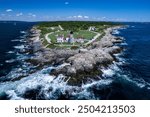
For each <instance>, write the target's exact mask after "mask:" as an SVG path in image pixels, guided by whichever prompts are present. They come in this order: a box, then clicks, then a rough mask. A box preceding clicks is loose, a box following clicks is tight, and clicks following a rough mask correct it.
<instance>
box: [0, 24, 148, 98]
mask: <svg viewBox="0 0 150 117" xmlns="http://www.w3.org/2000/svg"><path fill="white" fill-rule="evenodd" d="M34 24H35V23H29V22H28V23H27V22H4V21H3V22H0V99H19V100H20V99H33V100H34V99H38V100H40V99H47V100H48V99H98V100H99V99H102V100H106V99H114V100H117V99H120V100H129V99H131V100H136V99H140V100H142V99H150V23H123V24H125V25H126V26H127V27H126V28H122V29H119V30H114V35H116V36H121V37H123V38H124V41H123V43H121V44H119V46H122V47H123V48H124V50H123V52H122V53H120V54H116V55H115V56H116V57H117V62H114V63H113V64H112V65H110V66H109V67H108V68H107V69H103V70H102V71H103V75H102V76H103V80H99V81H93V82H90V83H87V84H83V85H82V86H81V87H78V86H69V85H67V82H66V81H64V76H63V75H62V74H60V75H59V76H58V77H57V78H55V77H54V76H50V75H49V72H50V71H51V68H52V66H51V65H50V66H46V67H44V68H43V69H42V70H37V71H36V72H31V71H32V70H34V69H36V66H32V65H30V63H27V62H26V59H27V58H29V57H31V56H32V55H30V54H29V53H27V52H25V49H27V48H28V44H27V43H26V41H27V36H28V30H29V29H30V28H31V27H32V26H33V25H34Z"/></svg>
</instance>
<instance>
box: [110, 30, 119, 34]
mask: <svg viewBox="0 0 150 117" xmlns="http://www.w3.org/2000/svg"><path fill="white" fill-rule="evenodd" d="M112 34H117V35H118V34H120V31H118V30H113V32H112Z"/></svg>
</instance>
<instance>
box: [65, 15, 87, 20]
mask: <svg viewBox="0 0 150 117" xmlns="http://www.w3.org/2000/svg"><path fill="white" fill-rule="evenodd" d="M67 18H69V19H82V20H84V19H85V20H86V19H89V16H86V15H85V16H83V15H77V16H76V15H74V16H69V17H67Z"/></svg>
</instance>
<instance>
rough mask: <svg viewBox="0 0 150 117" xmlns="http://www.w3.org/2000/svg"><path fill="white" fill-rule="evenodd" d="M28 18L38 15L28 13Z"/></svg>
mask: <svg viewBox="0 0 150 117" xmlns="http://www.w3.org/2000/svg"><path fill="white" fill-rule="evenodd" d="M28 16H29V17H36V15H35V14H33V13H28Z"/></svg>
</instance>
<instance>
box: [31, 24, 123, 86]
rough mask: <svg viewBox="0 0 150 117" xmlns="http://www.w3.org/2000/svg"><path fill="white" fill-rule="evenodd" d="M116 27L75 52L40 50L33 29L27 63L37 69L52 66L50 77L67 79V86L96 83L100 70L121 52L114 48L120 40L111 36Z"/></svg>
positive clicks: (117, 27)
mask: <svg viewBox="0 0 150 117" xmlns="http://www.w3.org/2000/svg"><path fill="white" fill-rule="evenodd" d="M119 28H120V26H116V27H113V28H108V29H106V30H105V35H104V36H103V37H102V39H100V40H97V41H96V42H93V43H92V44H91V45H89V46H88V47H86V48H80V49H76V50H71V49H48V48H45V47H43V45H42V43H41V40H40V30H37V29H36V28H33V29H32V30H31V31H30V32H32V33H31V34H30V35H31V37H30V38H29V43H30V46H31V47H32V50H33V53H34V57H32V58H31V59H30V60H29V61H30V62H31V63H32V64H34V65H38V66H40V67H43V66H44V65H52V66H56V67H54V69H53V70H52V71H51V73H50V75H54V76H56V77H57V76H58V75H59V74H63V75H64V76H66V79H68V77H69V78H70V79H69V81H68V83H69V84H71V85H79V84H82V83H83V82H86V81H87V80H88V79H90V78H93V79H100V78H101V77H100V74H102V71H101V68H102V67H107V66H108V65H110V64H112V63H113V61H115V60H116V58H115V56H114V54H116V53H120V52H121V51H122V48H121V47H119V46H116V45H115V44H116V43H121V42H122V40H123V39H122V38H121V37H116V36H113V35H112V32H113V30H116V29H119Z"/></svg>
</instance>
